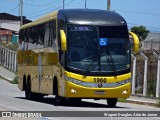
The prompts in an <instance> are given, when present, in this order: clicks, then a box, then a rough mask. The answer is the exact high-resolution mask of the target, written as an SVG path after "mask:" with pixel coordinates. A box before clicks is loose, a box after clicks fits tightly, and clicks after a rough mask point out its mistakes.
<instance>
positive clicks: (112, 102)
mask: <svg viewBox="0 0 160 120" xmlns="http://www.w3.org/2000/svg"><path fill="white" fill-rule="evenodd" d="M117 101H118V99H117V98H107V104H108V106H109V107H115V106H116V104H117Z"/></svg>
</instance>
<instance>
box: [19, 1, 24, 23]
mask: <svg viewBox="0 0 160 120" xmlns="http://www.w3.org/2000/svg"><path fill="white" fill-rule="evenodd" d="M19 2H20V4H19V5H20V9H19V11H20V12H19V13H20V16H21V22H20V26H22V25H23V0H20V1H19Z"/></svg>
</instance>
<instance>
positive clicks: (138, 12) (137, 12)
mask: <svg viewBox="0 0 160 120" xmlns="http://www.w3.org/2000/svg"><path fill="white" fill-rule="evenodd" d="M117 11H120V12H128V13H136V14H147V15H157V16H159V15H160V14H158V13H146V12H140V11H126V10H119V9H117Z"/></svg>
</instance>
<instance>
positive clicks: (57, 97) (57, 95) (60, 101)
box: [55, 87, 65, 105]
mask: <svg viewBox="0 0 160 120" xmlns="http://www.w3.org/2000/svg"><path fill="white" fill-rule="evenodd" d="M55 99H56V104H57V105H62V104H64V102H65V98H64V97H61V96H59V94H58V87H56V94H55Z"/></svg>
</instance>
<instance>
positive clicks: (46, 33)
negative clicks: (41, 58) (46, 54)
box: [44, 23, 50, 47]
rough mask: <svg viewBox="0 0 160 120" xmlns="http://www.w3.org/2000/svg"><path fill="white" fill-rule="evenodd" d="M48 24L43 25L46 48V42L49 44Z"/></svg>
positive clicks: (45, 45) (46, 45)
mask: <svg viewBox="0 0 160 120" xmlns="http://www.w3.org/2000/svg"><path fill="white" fill-rule="evenodd" d="M49 31H50V29H49V23H46V24H45V34H44V47H48V42H49V36H50V34H49Z"/></svg>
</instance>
